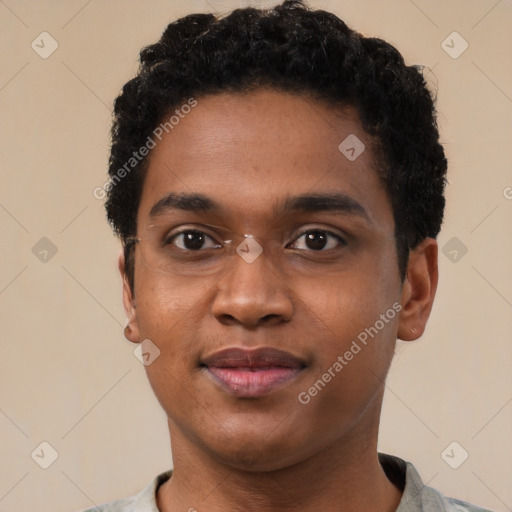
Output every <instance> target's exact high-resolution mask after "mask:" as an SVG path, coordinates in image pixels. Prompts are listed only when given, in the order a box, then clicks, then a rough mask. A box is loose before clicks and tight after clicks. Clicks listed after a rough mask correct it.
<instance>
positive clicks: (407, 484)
mask: <svg viewBox="0 0 512 512" xmlns="http://www.w3.org/2000/svg"><path fill="white" fill-rule="evenodd" d="M379 461H380V463H381V466H382V468H383V469H384V471H385V473H386V475H387V476H388V478H389V479H390V480H391V481H392V482H393V483H394V484H395V485H397V486H398V487H399V488H401V490H402V499H401V500H400V504H399V505H398V508H397V510H396V512H491V511H490V510H489V509H486V508H482V507H478V506H477V505H472V504H471V503H467V502H465V501H462V500H458V499H455V498H448V497H446V496H444V495H443V494H442V493H441V492H439V491H438V490H437V489H434V488H433V487H429V486H428V485H425V484H424V483H423V481H422V480H421V477H420V475H419V473H418V471H417V470H416V468H415V467H414V466H413V464H412V463H410V462H406V461H405V460H402V459H400V458H399V457H395V456H393V455H387V454H382V453H379Z"/></svg>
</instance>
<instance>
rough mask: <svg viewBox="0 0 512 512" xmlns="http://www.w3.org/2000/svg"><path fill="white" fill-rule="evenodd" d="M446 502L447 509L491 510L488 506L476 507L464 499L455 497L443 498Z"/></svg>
mask: <svg viewBox="0 0 512 512" xmlns="http://www.w3.org/2000/svg"><path fill="white" fill-rule="evenodd" d="M445 500H446V502H447V504H448V510H450V511H452V510H453V511H454V512H491V511H490V510H489V509H488V508H482V507H478V506H477V505H472V504H471V503H466V502H465V501H461V500H457V499H455V498H445Z"/></svg>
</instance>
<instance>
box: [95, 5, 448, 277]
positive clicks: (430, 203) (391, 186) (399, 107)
mask: <svg viewBox="0 0 512 512" xmlns="http://www.w3.org/2000/svg"><path fill="white" fill-rule="evenodd" d="M261 86H270V87H272V88H275V89H277V90H281V91H286V92H291V93H294V92H295V93H309V94H311V95H313V96H314V97H315V98H318V99H321V100H324V101H328V102H330V103H332V104H335V105H340V106H343V105H351V106H354V107H356V109H357V111H358V113H359V116H360V119H361V122H362V126H363V128H364V129H365V131H366V132H367V133H368V134H369V135H370V136H371V137H372V138H373V139H374V140H375V141H376V148H377V150H376V153H375V154H376V160H377V161H378V162H377V163H378V165H377V167H378V169H377V172H378V173H379V175H380V177H381V179H382V180H383V184H384V186H385V188H386V191H387V193H388V196H389V199H390V201H391V205H392V208H393V212H394V220H395V234H396V237H397V253H398V264H399V269H400V273H401V277H402V279H403V278H404V276H405V271H406V267H407V260H408V255H409V251H410V250H411V249H413V248H414V247H416V246H417V245H418V244H419V243H420V242H421V241H422V240H423V239H425V238H427V237H432V238H435V237H437V235H438V233H439V230H440V228H441V224H442V220H443V214H444V206H445V199H444V195H443V194H444V188H445V184H446V169H447V160H446V158H445V154H444V151H443V148H442V146H441V144H440V143H439V133H438V128H437V121H436V109H435V106H434V99H433V98H432V95H431V93H430V92H429V90H428V88H427V85H426V81H425V79H424V76H423V74H422V67H420V66H406V65H405V63H404V59H403V57H402V55H401V54H400V53H399V52H398V51H397V50H396V48H394V47H393V46H391V45H390V44H389V43H387V42H385V41H383V40H382V39H378V38H372V37H364V36H363V35H361V34H360V33H358V32H355V31H354V30H351V29H350V28H348V27H347V25H346V24H345V23H344V22H343V21H342V20H341V19H339V18H338V17H337V16H335V15H334V14H332V13H329V12H326V11H323V10H311V9H310V8H309V6H308V5H307V4H306V3H305V2H304V1H303V0H286V1H284V2H283V3H282V4H281V5H278V6H276V7H274V8H272V9H256V8H245V9H236V10H234V11H233V12H231V13H229V14H228V15H226V16H215V15H213V14H191V15H189V16H185V17H183V18H180V19H178V20H177V21H175V22H173V23H171V24H169V25H168V26H167V28H166V29H165V31H164V33H163V35H162V37H161V38H160V40H159V41H158V42H157V43H155V44H152V45H150V46H147V47H146V48H143V49H142V51H141V53H140V68H139V71H138V74H137V76H136V77H135V78H133V79H132V80H130V81H129V82H127V83H126V84H125V86H124V87H123V89H122V92H121V94H120V95H119V96H118V97H117V99H116V100H115V106H114V122H113V127H112V147H111V155H110V159H109V175H110V183H109V185H108V186H107V187H106V189H105V190H106V191H107V193H108V195H107V201H106V210H107V217H108V220H109V222H110V224H111V225H112V227H113V229H114V231H115V232H116V234H117V235H118V236H119V237H120V238H121V240H122V241H123V245H124V248H125V256H126V260H127V262H128V263H127V271H128V275H129V278H130V281H131V284H132V285H133V268H130V267H131V266H132V264H131V263H129V260H130V258H129V252H130V251H129V244H127V241H128V240H129V239H130V237H133V236H135V235H136V231H137V220H136V219H137V210H138V206H139V201H140V197H141V192H142V186H143V183H144V176H145V172H146V167H147V166H146V163H147V157H144V158H140V157H139V160H140V161H137V162H136V165H135V164H134V166H133V167H134V168H133V170H132V171H131V172H124V173H121V172H120V171H121V169H123V166H124V169H126V162H128V161H130V159H131V158H132V159H133V155H134V152H137V150H138V149H139V148H141V147H143V146H144V144H145V143H146V141H147V140H149V139H148V137H150V136H151V135H152V133H153V130H155V128H156V127H157V126H159V124H160V123H161V122H162V121H163V120H164V119H165V118H166V116H169V115H170V113H171V112H172V111H173V110H174V109H176V108H177V107H179V106H180V105H183V104H184V103H186V102H187V100H188V99H190V98H191V97H193V98H198V97H200V96H203V95H206V94H215V93H219V92H242V91H248V90H252V89H255V88H257V87H261ZM121 174H122V179H120V176H121Z"/></svg>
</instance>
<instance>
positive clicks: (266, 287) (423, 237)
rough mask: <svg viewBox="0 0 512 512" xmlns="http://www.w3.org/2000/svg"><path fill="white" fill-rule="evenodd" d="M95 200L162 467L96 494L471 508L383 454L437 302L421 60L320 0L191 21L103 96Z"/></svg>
mask: <svg viewBox="0 0 512 512" xmlns="http://www.w3.org/2000/svg"><path fill="white" fill-rule="evenodd" d="M112 135H113V144H112V152H111V158H110V169H109V173H110V182H109V184H108V185H107V186H106V187H105V190H106V192H108V199H107V204H106V207H107V213H108V218H109V221H110V223H111V224H112V226H113V228H114V230H115V231H116V233H117V234H118V235H119V236H120V238H121V240H122V243H123V248H124V250H123V255H122V257H121V258H120V261H119V268H120V271H121V275H122V277H123V282H124V288H123V297H124V305H125V309H126V312H127V314H128V319H129V320H128V324H127V327H126V330H125V335H126V337H127V338H128V339H129V340H130V341H132V342H133V343H139V344H141V350H142V353H143V355H144V357H145V364H146V370H147V375H148V378H149V381H150V383H151V386H152V388H153V390H154V393H155V395H156V397H157V399H158V400H159V402H160V404H161V405H162V407H163V409H164V410H165V412H166V414H167V417H168V425H169V432H170V437H171V439H172V455H173V471H172V473H171V472H170V471H169V472H167V473H164V474H162V475H159V476H158V477H157V478H156V479H155V480H154V481H153V482H152V483H151V484H150V485H149V486H148V487H147V488H146V489H144V490H143V491H142V492H141V493H139V494H138V495H137V496H135V497H133V498H128V499H123V500H117V501H115V502H111V503H109V504H106V505H103V506H102V507H100V510H104V511H126V512H127V511H133V512H156V511H161V512H175V511H180V510H183V511H189V512H192V511H199V512H201V511H205V512H206V511H207V512H217V511H238V510H244V511H258V512H261V511H268V512H271V511H278V510H279V511H288V510H289V511H304V512H310V511H318V510H322V511H326V512H333V511H341V510H350V511H356V512H359V511H367V510H374V511H383V512H385V511H395V510H397V511H399V512H406V511H413V510H414V511H416V510H424V511H434V510H435V511H438V510H441V511H452V510H459V511H466V510H469V511H479V510H483V509H480V508H478V507H475V506H472V505H469V504H467V503H464V502H461V501H458V500H454V499H449V498H445V497H443V496H442V495H441V494H440V493H439V492H437V491H436V490H434V489H431V488H429V487H426V486H424V485H423V483H422V482H421V479H420V477H419V475H418V473H417V472H416V470H415V468H414V466H413V465H412V464H410V463H406V462H405V461H403V460H401V459H399V458H397V457H393V456H390V455H384V454H379V453H378V452H377V437H378V427H379V419H380V411H381V405H382V399H383V393H384V387H385V379H386V375H387V372H388V369H389V366H390V363H391V360H392V356H393V351H394V347H395V342H396V339H397V338H400V339H402V340H406V341H409V340H415V339H417V338H419V337H420V336H421V335H422V333H423V331H424V329H425V325H426V322H427V320H428V317H429V314H430V311H431V308H432V303H433V300H434V296H435V292H436V286H437V279H438V271H437V243H436V240H435V239H436V236H437V234H438V233H439V230H440V226H441V222H442V218H443V210H444V197H443V192H444V185H445V175H446V167H447V163H446V158H445V156H444V152H443V149H442V147H441V145H440V144H439V134H438V130H437V127H436V120H435V109H434V106H433V102H432V98H431V96H430V94H429V92H428V90H427V89H426V87H425V81H424V79H423V76H422V74H421V73H420V70H419V68H416V67H413V66H410V67H409V66H406V65H405V64H404V61H403V59H402V57H401V55H400V54H399V53H398V51H397V50H396V49H395V48H393V47H392V46H390V45H389V44H387V43H386V42H384V41H382V40H380V39H374V38H366V37H363V36H361V35H360V34H358V33H356V32H354V31H352V30H351V29H349V28H348V27H347V26H346V25H345V24H344V23H343V22H342V21H341V20H340V19H338V18H337V17H335V16H334V15H332V14H329V13H327V12H324V11H311V10H310V9H309V8H308V7H307V6H306V5H305V4H304V3H303V2H300V1H292V0H288V1H286V2H284V3H283V4H282V5H280V6H277V7H276V8H274V9H272V10H268V11H264V10H257V9H240V10H236V11H234V12H232V13H231V14H230V15H228V16H226V17H222V18H216V17H215V16H213V15H211V14H197V15H191V16H187V17H185V18H182V19H180V20H178V21H176V22H174V23H171V24H170V25H169V26H168V27H167V29H166V30H165V32H164V34H163V35H162V38H161V39H160V41H159V42H158V43H156V44H154V45H151V46H149V47H147V48H145V49H144V50H143V51H142V52H141V67H140V70H139V73H138V75H137V76H136V77H135V78H134V79H133V80H131V81H129V82H128V83H127V84H126V85H125V86H124V88H123V91H122V94H121V95H120V96H119V97H118V98H117V100H116V103H115V120H114V126H113V131H112Z"/></svg>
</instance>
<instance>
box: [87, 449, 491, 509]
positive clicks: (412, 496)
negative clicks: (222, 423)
mask: <svg viewBox="0 0 512 512" xmlns="http://www.w3.org/2000/svg"><path fill="white" fill-rule="evenodd" d="M379 461H380V464H381V466H382V468H383V469H384V471H385V473H386V475H387V477H388V478H389V479H390V480H391V481H392V482H393V483H394V484H395V485H396V486H397V487H398V488H399V489H401V490H402V491H403V494H402V499H401V500H400V504H399V505H398V508H397V509H396V512H491V511H489V510H488V509H484V508H481V507H477V506H475V505H471V504H469V503H466V502H465V501H460V500H456V499H454V498H446V497H445V496H443V495H442V494H441V493H440V492H439V491H436V490H435V489H433V488H432V487H427V486H426V485H425V484H424V483H423V482H422V481H421V478H420V475H419V474H418V472H417V471H416V468H415V467H414V466H413V465H412V464H411V463H410V462H406V461H404V460H402V459H400V458H398V457H394V456H392V455H386V454H383V453H379ZM171 475H172V471H166V472H165V473H162V474H160V475H158V476H157V477H156V478H155V479H154V480H153V481H152V482H151V483H150V484H149V485H148V486H147V487H146V488H145V489H143V490H142V491H141V492H139V494H137V495H135V496H132V497H131V498H123V499H120V500H115V501H111V502H109V503H105V504H104V505H99V506H97V507H93V508H89V509H87V510H85V511H83V512H160V511H159V510H158V507H157V506H156V492H157V489H158V488H159V487H160V485H162V484H163V483H164V482H166V481H167V480H169V478H171Z"/></svg>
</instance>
